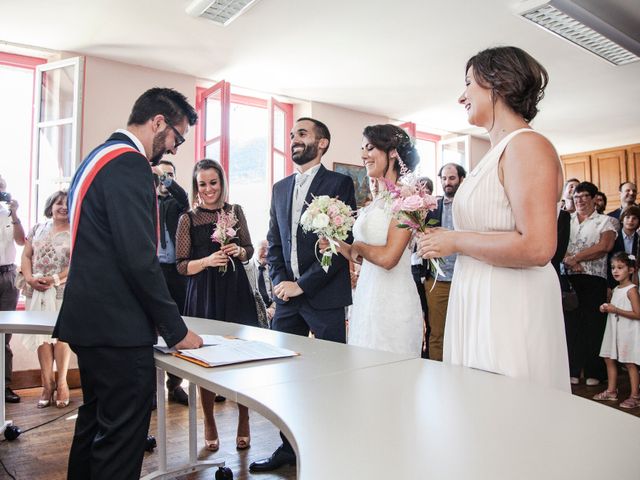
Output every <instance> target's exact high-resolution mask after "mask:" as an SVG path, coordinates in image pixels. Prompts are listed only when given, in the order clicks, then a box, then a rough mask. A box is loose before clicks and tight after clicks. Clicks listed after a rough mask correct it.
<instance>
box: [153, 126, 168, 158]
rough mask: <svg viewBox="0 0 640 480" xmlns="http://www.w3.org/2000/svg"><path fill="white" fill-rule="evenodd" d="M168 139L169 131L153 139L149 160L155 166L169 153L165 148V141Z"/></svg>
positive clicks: (164, 131)
mask: <svg viewBox="0 0 640 480" xmlns="http://www.w3.org/2000/svg"><path fill="white" fill-rule="evenodd" d="M165 138H167V131H166V130H163V131H162V132H160V133H158V134H157V135H156V136H155V137H153V145H152V147H151V157H150V158H149V163H150V164H151V165H153V166H156V165H158V162H159V161H160V160H162V157H164V154H165V153H166V152H167V151H166V149H165V148H164V141H165Z"/></svg>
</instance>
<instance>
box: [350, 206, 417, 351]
mask: <svg viewBox="0 0 640 480" xmlns="http://www.w3.org/2000/svg"><path fill="white" fill-rule="evenodd" d="M391 216H392V214H391V211H390V209H388V208H385V201H384V200H383V199H377V200H375V201H374V202H372V203H371V204H370V205H368V206H367V207H365V208H363V209H362V210H361V211H360V213H359V215H358V219H357V220H356V222H355V225H354V226H353V237H354V240H356V241H360V242H364V243H367V244H369V245H375V246H381V245H386V243H387V233H388V230H389V224H390V222H391ZM422 322H423V320H422V306H421V305H420V297H419V296H418V291H417V289H416V285H415V283H414V281H413V277H412V275H411V252H410V251H409V249H405V250H404V252H403V253H402V257H401V258H400V261H399V262H398V264H397V265H396V266H395V267H393V268H392V269H391V270H386V269H384V268H382V267H378V266H377V265H374V264H373V263H371V262H368V261H367V260H363V262H362V268H361V270H360V278H359V279H358V284H357V286H356V290H355V293H354V296H353V308H352V311H351V318H350V320H349V335H348V343H349V345H357V346H360V347H367V348H373V349H377V350H386V351H389V352H395V353H403V354H410V355H412V356H414V357H419V356H420V352H421V349H422Z"/></svg>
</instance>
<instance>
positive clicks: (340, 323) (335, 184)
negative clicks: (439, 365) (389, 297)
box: [249, 117, 356, 472]
mask: <svg viewBox="0 0 640 480" xmlns="http://www.w3.org/2000/svg"><path fill="white" fill-rule="evenodd" d="M330 142H331V134H330V133H329V129H328V128H327V126H326V125H325V124H324V123H322V122H320V121H318V120H315V119H312V118H307V117H304V118H300V119H298V120H297V121H296V124H295V125H294V127H293V129H292V131H291V156H292V160H293V162H294V163H295V164H296V170H297V173H295V174H294V175H290V176H289V177H287V178H285V179H283V180H281V181H279V182H278V183H276V184H275V185H274V186H273V192H272V196H271V218H270V222H269V233H268V235H267V240H268V242H269V253H268V256H267V258H268V263H269V268H270V274H271V280H272V282H273V285H274V287H273V293H274V296H275V297H276V298H275V302H276V311H275V315H274V317H273V319H272V320H271V328H272V329H273V330H277V331H280V332H286V333H293V334H296V335H305V336H306V335H309V332H313V334H314V335H315V337H316V338H320V339H323V340H331V341H334V342H342V343H344V342H345V341H346V332H345V307H346V306H347V305H350V304H351V282H350V278H349V265H348V262H347V261H346V259H345V258H344V257H342V256H341V255H335V256H334V257H333V261H332V264H331V267H330V268H329V270H328V271H327V272H325V271H324V270H323V269H322V267H321V266H320V262H319V261H318V255H319V252H318V251H317V248H316V242H317V240H318V236H317V235H315V234H313V233H304V232H303V231H302V228H301V226H300V216H301V215H302V213H303V212H304V211H305V210H306V208H307V204H308V203H310V202H311V201H312V200H313V197H314V196H319V195H328V196H329V197H333V198H338V199H339V200H342V201H343V202H344V203H345V204H347V205H349V206H350V207H351V208H352V209H353V210H354V211H355V209H356V200H355V191H354V187H353V181H352V180H351V178H349V177H348V176H346V175H342V174H340V173H336V172H332V171H329V170H327V169H326V168H325V167H324V166H322V164H321V163H320V162H321V159H322V156H323V155H324V154H325V153H326V151H327V150H328V148H329V144H330ZM347 241H348V242H350V241H351V239H348V240H347ZM280 436H281V437H282V441H283V444H282V445H281V446H280V447H278V449H277V450H276V451H275V452H274V453H273V455H271V457H269V458H267V459H264V460H259V461H257V462H253V463H252V464H251V465H250V466H249V469H250V470H251V471H252V472H261V471H270V470H275V469H276V468H279V467H281V466H283V465H286V464H289V465H294V464H295V462H296V457H295V453H294V451H293V448H292V447H291V444H290V443H289V441H288V440H287V439H286V438H285V437H284V435H282V433H280Z"/></svg>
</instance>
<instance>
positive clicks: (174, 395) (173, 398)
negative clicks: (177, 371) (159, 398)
mask: <svg viewBox="0 0 640 480" xmlns="http://www.w3.org/2000/svg"><path fill="white" fill-rule="evenodd" d="M169 401H170V402H176V403H179V404H181V405H187V406H188V405H189V395H187V392H185V391H184V390H183V389H182V387H176V388H174V389H173V391H170V392H169Z"/></svg>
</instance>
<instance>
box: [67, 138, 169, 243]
mask: <svg viewBox="0 0 640 480" xmlns="http://www.w3.org/2000/svg"><path fill="white" fill-rule="evenodd" d="M129 152H133V153H137V154H139V155H142V154H141V153H140V152H139V151H138V150H136V149H135V148H133V147H132V146H131V145H129V144H127V143H124V142H122V141H121V140H111V141H108V142H106V143H104V144H103V145H100V146H99V147H98V148H96V149H95V150H93V151H92V152H91V153H90V154H89V155H88V156H87V158H85V159H84V160H83V161H82V163H81V164H80V166H79V167H78V170H76V173H75V174H74V175H73V179H72V180H71V186H70V187H69V195H68V197H67V198H68V201H67V203H68V210H69V223H70V224H71V252H70V253H71V254H73V247H74V245H75V241H76V236H77V234H78V225H79V223H80V210H81V208H82V201H83V200H84V197H85V195H86V194H87V192H88V191H89V187H91V183H92V182H93V180H94V179H95V177H96V175H97V174H98V172H100V170H102V168H103V167H104V166H105V165H107V164H108V163H109V162H110V161H111V160H113V159H114V158H117V157H118V156H120V155H122V154H124V153H129ZM156 210H157V208H156Z"/></svg>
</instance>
